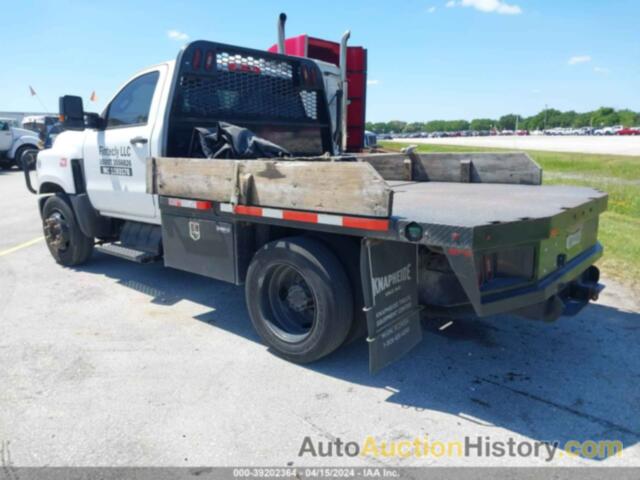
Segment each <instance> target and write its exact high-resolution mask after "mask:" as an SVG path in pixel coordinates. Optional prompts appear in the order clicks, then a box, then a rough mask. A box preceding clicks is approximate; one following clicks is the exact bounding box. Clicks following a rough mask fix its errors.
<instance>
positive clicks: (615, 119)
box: [366, 107, 640, 133]
mask: <svg viewBox="0 0 640 480" xmlns="http://www.w3.org/2000/svg"><path fill="white" fill-rule="evenodd" d="M613 125H624V126H625V127H634V126H639V125H640V112H634V111H632V110H628V109H624V110H616V109H615V108H610V107H601V108H599V109H598V110H594V111H592V112H584V113H577V112H574V111H573V110H570V111H568V112H561V111H560V110H555V109H553V108H547V109H545V110H542V111H541V112H540V113H538V114H536V115H533V116H531V117H522V116H521V115H517V114H515V113H510V114H508V115H503V116H502V117H500V118H498V119H493V118H475V119H473V120H471V121H467V120H431V121H429V122H403V121H401V120H391V121H389V122H367V126H366V128H367V130H371V131H373V132H376V133H391V132H394V133H415V132H459V131H463V130H491V129H494V128H496V129H498V130H515V129H516V126H517V128H518V129H520V130H544V129H546V128H556V127H571V128H580V127H593V128H601V127H611V126H613Z"/></svg>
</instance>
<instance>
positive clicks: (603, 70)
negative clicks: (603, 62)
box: [593, 67, 611, 75]
mask: <svg viewBox="0 0 640 480" xmlns="http://www.w3.org/2000/svg"><path fill="white" fill-rule="evenodd" d="M593 71H594V72H596V73H600V74H602V75H609V74H610V73H611V70H609V69H608V68H605V67H593Z"/></svg>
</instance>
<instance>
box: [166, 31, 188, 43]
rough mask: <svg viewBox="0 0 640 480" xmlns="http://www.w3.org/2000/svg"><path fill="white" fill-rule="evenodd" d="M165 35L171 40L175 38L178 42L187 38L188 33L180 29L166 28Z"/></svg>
mask: <svg viewBox="0 0 640 480" xmlns="http://www.w3.org/2000/svg"><path fill="white" fill-rule="evenodd" d="M167 37H169V38H170V39H171V40H177V41H179V42H184V41H185V40H189V35H187V34H186V33H184V32H181V31H180V30H167Z"/></svg>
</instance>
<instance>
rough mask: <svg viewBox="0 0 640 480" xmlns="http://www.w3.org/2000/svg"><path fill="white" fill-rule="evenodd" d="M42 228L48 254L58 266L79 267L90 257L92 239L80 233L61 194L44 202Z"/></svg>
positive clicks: (67, 203) (69, 207)
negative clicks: (49, 253)
mask: <svg viewBox="0 0 640 480" xmlns="http://www.w3.org/2000/svg"><path fill="white" fill-rule="evenodd" d="M42 226H43V230H44V237H45V240H46V242H47V247H48V248H49V252H51V255H52V256H53V258H54V259H55V261H56V262H58V263H59V264H60V265H64V266H65V267H71V266H74V265H80V264H82V263H85V262H86V261H87V260H88V259H89V257H91V254H92V253H93V238H90V237H87V236H86V235H85V234H83V233H82V231H81V230H80V227H79V226H78V222H77V221H76V216H75V214H74V213H73V209H72V208H71V205H70V204H69V202H68V201H67V199H66V197H65V196H64V195H63V194H59V193H56V194H55V195H53V196H51V197H49V198H47V200H46V201H45V203H44V207H43V208H42Z"/></svg>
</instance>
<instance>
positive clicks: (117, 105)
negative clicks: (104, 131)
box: [106, 72, 160, 128]
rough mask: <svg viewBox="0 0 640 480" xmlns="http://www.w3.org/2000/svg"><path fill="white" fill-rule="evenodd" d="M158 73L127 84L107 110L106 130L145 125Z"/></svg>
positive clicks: (145, 75)
mask: <svg viewBox="0 0 640 480" xmlns="http://www.w3.org/2000/svg"><path fill="white" fill-rule="evenodd" d="M159 76H160V74H159V72H150V73H146V74H144V75H141V76H140V77H138V78H136V79H135V80H132V81H131V82H129V83H128V84H127V85H126V86H125V87H124V88H123V89H122V90H120V93H118V95H116V97H115V98H114V99H113V101H112V102H111V104H110V105H109V107H108V108H107V115H106V116H107V128H116V127H130V126H133V125H145V124H146V123H147V121H148V120H149V110H150V108H151V100H153V92H154V91H155V89H156V84H157V83H158V77H159Z"/></svg>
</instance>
